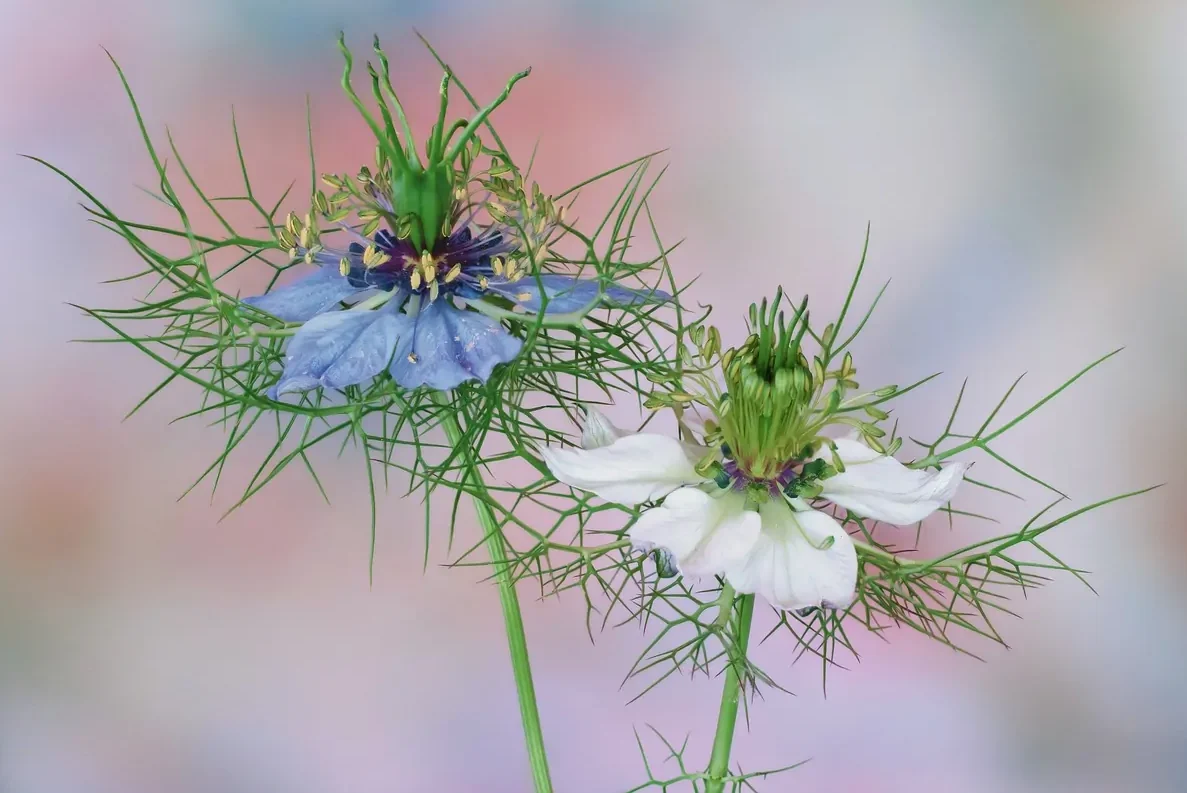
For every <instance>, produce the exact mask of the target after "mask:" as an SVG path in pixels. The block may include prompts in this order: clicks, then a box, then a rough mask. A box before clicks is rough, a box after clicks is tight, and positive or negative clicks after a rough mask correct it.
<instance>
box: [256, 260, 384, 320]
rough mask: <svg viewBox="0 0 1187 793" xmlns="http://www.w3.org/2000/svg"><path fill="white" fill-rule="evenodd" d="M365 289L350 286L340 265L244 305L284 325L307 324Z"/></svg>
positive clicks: (282, 287)
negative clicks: (339, 269) (285, 323)
mask: <svg viewBox="0 0 1187 793" xmlns="http://www.w3.org/2000/svg"><path fill="white" fill-rule="evenodd" d="M365 288H366V287H362V288H360V287H357V286H353V285H351V283H350V282H349V281H348V280H347V279H346V278H344V277H343V276H342V274H341V273H340V272H338V265H337V264H334V265H330V264H324V265H322V266H321V267H320V268H319V269H318V271H317V272H316V273H313V274H312V275H307V276H305V277H304V278H302V279H300V280H298V281H294V282H293V283H291V284H286V285H285V286H281V287H278V288H276V289H273V290H272V291H271V292H268V293H267V294H263V295H256V296H255V297H245V298H243V302H244V303H247V304H248V305H249V306H254V307H255V308H258V309H260V310H261V311H267V312H268V313H269V314H271V315H272V316H274V317H276V318H277V319H281V320H284V321H285V322H305V321H307V320H310V319H312V318H313V317H315V316H317V315H318V314H321V313H322V312H323V311H327V310H329V309H331V308H333V307H334V306H335V305H337V304H338V303H339V302H341V301H343V300H345V299H346V298H348V297H350V296H351V295H353V294H355V293H357V292H361V291H363V289H365Z"/></svg>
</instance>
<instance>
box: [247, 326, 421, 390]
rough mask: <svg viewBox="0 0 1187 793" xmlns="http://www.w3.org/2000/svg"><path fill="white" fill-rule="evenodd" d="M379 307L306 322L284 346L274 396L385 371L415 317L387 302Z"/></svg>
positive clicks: (338, 385) (341, 383)
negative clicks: (387, 305) (281, 371)
mask: <svg viewBox="0 0 1187 793" xmlns="http://www.w3.org/2000/svg"><path fill="white" fill-rule="evenodd" d="M389 306H391V307H390V308H389V307H384V308H382V309H379V310H375V311H333V312H330V313H327V314H320V315H318V316H316V317H314V318H313V319H311V320H309V321H308V322H306V323H305V324H304V325H303V326H301V329H300V330H298V331H297V333H296V334H295V335H294V336H293V338H292V340H291V341H290V342H289V345H288V349H287V350H286V351H285V363H284V373H283V374H282V375H281V377H280V380H279V382H277V383H276V385H275V386H273V388H272V389H271V391H270V392H269V394H270V396H272V398H273V399H276V398H277V397H279V396H280V395H282V394H289V393H292V392H295V391H308V390H310V389H313V388H319V387H325V388H345V387H346V386H348V385H357V384H359V383H362V382H365V381H367V380H370V379H371V378H372V377H375V376H376V375H378V374H380V373H381V372H383V370H384V369H386V368H387V366H388V363H389V362H390V361H391V359H392V354H393V353H394V351H395V349H396V344H397V341H398V340H399V338H400V336H401V335H403V334H405V333H408V332H410V331H411V327H412V320H411V318H409V317H408V316H406V315H404V314H400V313H399V312H398V310H397V309H396V308H395V307H394V306H392V304H389Z"/></svg>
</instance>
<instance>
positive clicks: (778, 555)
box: [541, 409, 966, 609]
mask: <svg viewBox="0 0 1187 793" xmlns="http://www.w3.org/2000/svg"><path fill="white" fill-rule="evenodd" d="M582 442H583V446H584V448H581V449H571V448H558V447H546V448H544V449H542V450H541V454H542V456H543V458H544V462H545V463H547V465H548V467H549V469H550V470H551V471H552V473H553V475H554V476H555V477H556V478H557V479H558V480H560V481H561V482H564V483H565V484H567V485H570V486H571V487H575V488H578V489H579V490H586V491H589V492H591V493H593V494H595V495H597V496H600V497H601V498H604V499H606V500H607V501H612V502H615V503H618V504H624V505H627V506H634V505H637V504H640V503H643V502H645V501H655V500H658V499H663V501H662V503H660V504H659V505H658V506H655V507H652V508H650V509H648V510H646V511H644V512H643V514H642V515H640V517H639V519H638V521H636V522H635V524H634V526H632V527H631V530H630V536H631V540H632V541H633V542H634V543H635V544H636V545H639V546H642V547H645V548H649V547H652V546H659V547H662V548H665V549H667V550H668V551H670V552H671V554H672V556H673V558H674V559H675V561H676V565H677V567H678V568H679V570H680V572H681V573H682V574H683V575H688V576H704V575H721V576H724V577H725V579H726V581H728V582H729V583H730V584H731V585H732V586H733V587H734V589H735V590H737V591H738V592H740V593H742V594H757V595H761V596H762V597H763V598H765V599H766V600H767V601H768V602H769V603H771V604H773V605H775V606H778V607H779V608H783V609H802V608H807V607H811V606H823V607H826V608H844V607H846V606H848V605H849V604H850V603H851V602H852V601H853V597H854V593H855V588H856V586H857V551H856V548H855V547H854V545H853V541H852V540H850V539H849V535H848V533H847V532H846V531H845V529H844V528H843V527H842V526H841V524H840V523H838V522H837V521H836V520H835V519H834V518H833V517H832V516H831V515H828V514H827V513H824V512H820V511H817V510H814V509H811V508H810V507H809V506H808V505H807V504H806V503H805V502H803V501H802V500H800V499H791V500H788V499H786V498H784V497H783V495H782V494H772V496H771V497H770V498H769V499H767V500H764V501H762V503H757V504H756V503H755V501H754V500H753V499H752V498H751V497H749V496H748V495H747V494H746V493H745V492H744V490H742V489H735V488H733V487H729V488H721V487H719V486H718V485H717V484H716V483H715V482H713V480H710V479H707V478H706V477H705V476H703V475H701V474H698V473H697V471H696V464H697V462H698V461H699V460H700V459H701V458H702V457H703V456H704V455H705V454H706V453H707V451H708V450H707V449H704V448H703V447H698V446H695V445H692V444H685V443H681V442H680V441H678V440H676V439H674V438H669V437H667V436H665V435H658V434H654V433H628V432H624V431H623V430H620V429H618V428H617V427H615V426H614V425H613V424H611V423H610V422H609V421H608V420H607V419H606V417H605V416H603V415H602V414H601V413H599V412H598V411H596V410H593V409H590V410H589V412H588V415H587V417H586V427H585V432H584V433H583V437H582ZM835 443H836V451H837V455H838V457H840V459H841V462H842V463H843V464H844V466H845V470H844V472H842V473H838V474H836V475H834V476H830V477H828V478H827V479H824V480H822V481H821V482H820V485H821V493H820V496H821V497H822V498H826V499H828V500H829V501H831V502H832V503H834V504H836V505H838V506H840V507H844V508H845V509H847V510H849V511H851V512H852V513H853V514H855V515H858V516H861V517H864V518H872V519H873V520H877V521H883V522H886V523H893V524H896V525H907V524H911V523H917V522H918V521H921V520H923V519H924V518H925V517H927V516H928V515H930V514H931V513H932V512H935V511H936V510H937V509H939V508H940V507H941V506H943V505H944V504H946V503H947V502H948V501H949V500H950V499H951V498H952V497H953V495H955V493H956V488H957V486H958V485H959V484H960V481H961V479H962V477H963V476H964V471H965V467H966V466H965V464H964V463H953V464H951V465H948V466H946V467H944V468H942V469H941V470H939V471H919V470H915V469H911V468H907V467H906V466H904V465H903V464H902V463H900V462H899V461H897V460H895V459H894V458H893V457H890V456H888V455H884V454H880V453H878V452H876V451H874V450H873V449H871V448H869V447H868V446H866V445H865V444H863V443H861V442H860V441H858V440H855V439H852V438H842V439H840V440H837V441H835ZM818 457H820V458H821V459H824V460H826V461H828V460H831V459H832V458H831V452H830V451H829V450H828V448H827V447H825V448H824V449H823V450H822V451H821V454H819V455H818Z"/></svg>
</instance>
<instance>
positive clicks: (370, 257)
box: [363, 245, 392, 270]
mask: <svg viewBox="0 0 1187 793" xmlns="http://www.w3.org/2000/svg"><path fill="white" fill-rule="evenodd" d="M391 260H392V257H391V256H389V255H388V254H386V253H384V252H383V251H381V250H379V249H378V248H376V247H375V246H374V245H368V246H367V247H366V248H364V249H363V266H364V267H366V268H367V269H368V270H373V269H375V268H376V267H379V266H380V265H383V264H387V263H388V262H390V261H391Z"/></svg>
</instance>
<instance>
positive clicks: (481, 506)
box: [437, 395, 552, 793]
mask: <svg viewBox="0 0 1187 793" xmlns="http://www.w3.org/2000/svg"><path fill="white" fill-rule="evenodd" d="M437 402H438V403H439V404H442V405H447V400H446V398H445V397H444V395H441V396H440V398H439V399H438V400H437ZM441 425H442V426H443V427H444V428H445V435H446V437H447V438H448V439H449V444H450V446H453V447H454V448H457V445H458V444H459V443H460V442H461V438H462V428H461V426H460V425H459V424H458V420H457V416H456V415H455V414H454V413H453V412H452V410H451V409H450V408H449V407H446V410H445V412H444V415H443V418H442V419H441ZM464 459H466V469H467V470H466V473H465V481H464V482H463V485H464V486H466V487H467V488H468V489H471V490H473V491H474V492H476V493H484V492H485V487H484V485H483V482H482V475H481V474H480V473H479V471H478V469H477V466H476V465H475V464H474V463H473V462H472V460H471V459H470V458H469V457H465V458H464ZM474 509H475V511H476V512H477V513H478V523H479V525H480V526H481V527H482V532H483V534H484V535H485V538H486V539H485V542H486V550H487V552H488V553H489V554H490V559H491V563H492V564H493V565H494V571H495V583H496V584H497V585H498V588H499V602H500V603H501V604H502V606H503V625H504V628H505V629H506V631H507V648H508V650H510V653H511V669H512V672H513V673H514V675H515V689H516V693H517V694H518V696H519V716H520V720H521V721H522V723H523V737H524V741H525V743H526V744H527V749H528V764H529V765H530V766H531V769H532V782H533V783H534V785H535V791H536V793H552V779H551V777H550V776H549V774H548V757H547V755H546V753H545V751H544V731H543V730H542V728H541V727H540V712H539V710H538V708H537V707H536V687H535V685H534V684H533V683H532V664H531V661H530V659H529V658H528V640H527V636H526V635H525V634H524V629H523V615H522V614H521V613H520V609H519V596H518V595H517V594H516V592H515V582H514V580H512V577H511V571H510V569H509V568H508V565H507V549H506V546H505V545H504V543H503V534H502V532H501V530H500V528H499V522H498V520H497V519H496V518H495V515H494V513H493V512H492V511H491V508H490V507H489V506H488V505H487V504H486V502H485V501H483V500H482V499H481V498H479V497H478V496H475V498H474Z"/></svg>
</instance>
